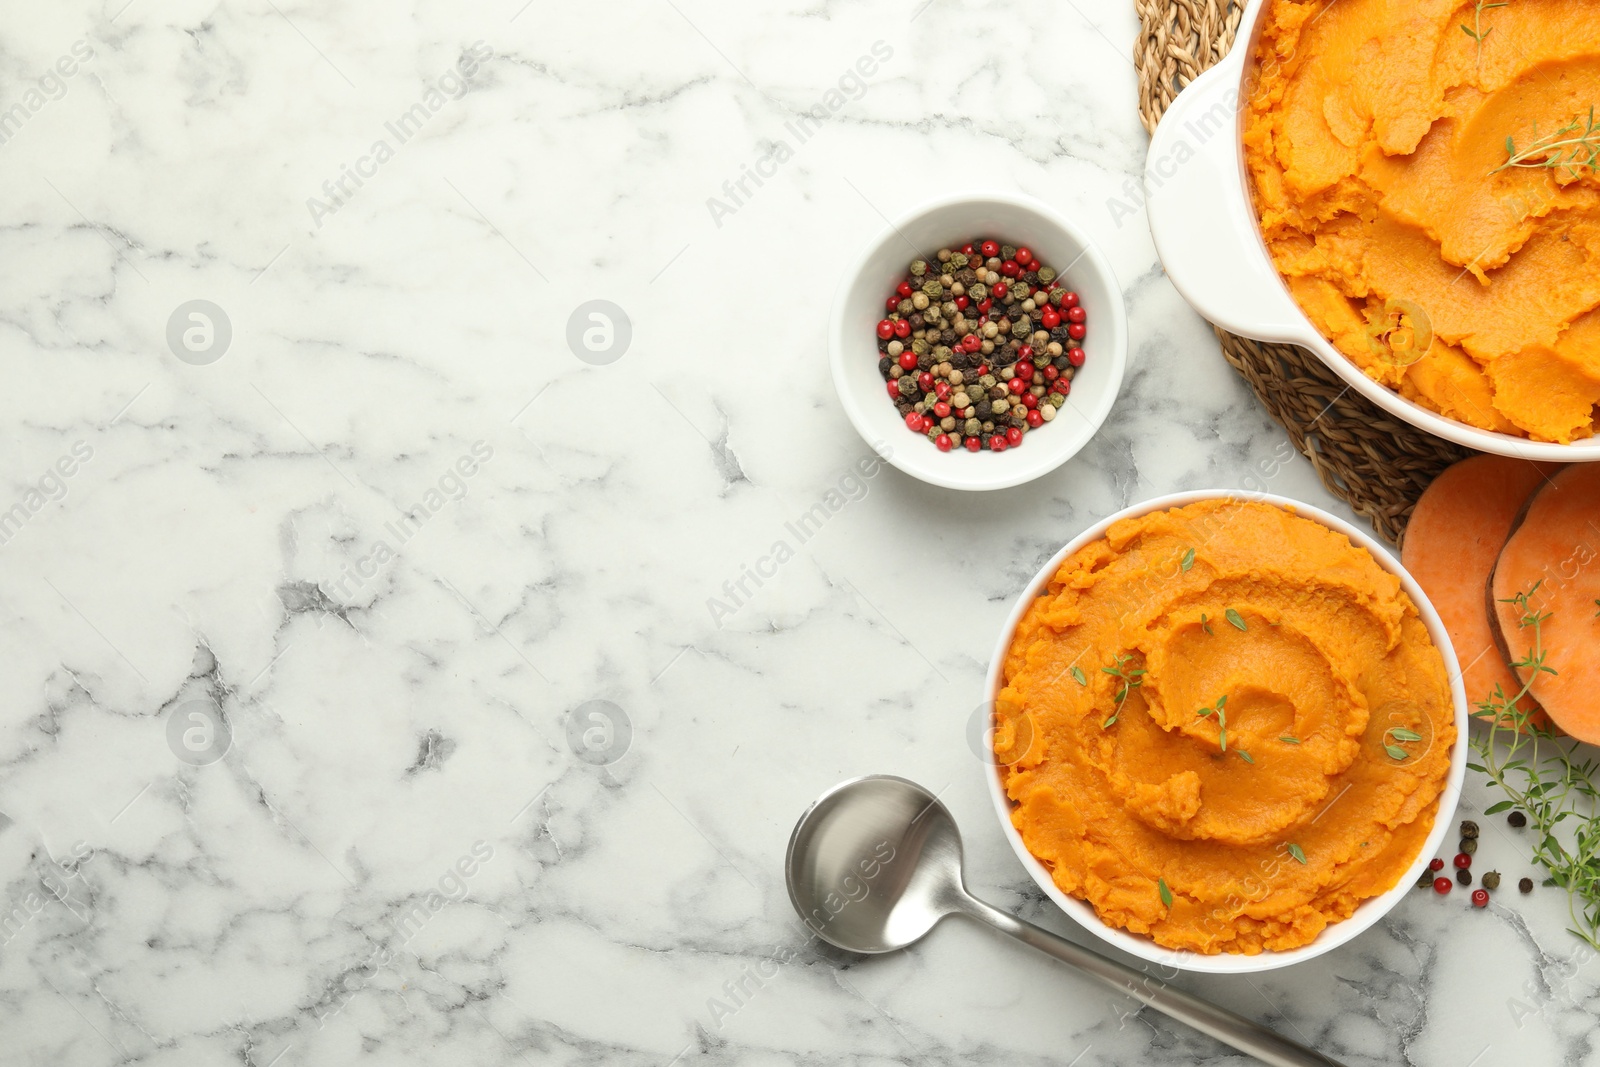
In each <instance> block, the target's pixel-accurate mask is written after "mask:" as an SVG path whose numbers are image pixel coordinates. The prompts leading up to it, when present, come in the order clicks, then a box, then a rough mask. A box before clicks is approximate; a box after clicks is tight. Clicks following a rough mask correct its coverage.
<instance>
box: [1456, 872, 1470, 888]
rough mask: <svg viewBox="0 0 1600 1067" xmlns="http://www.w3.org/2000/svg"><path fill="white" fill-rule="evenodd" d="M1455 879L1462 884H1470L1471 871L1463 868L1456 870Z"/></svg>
mask: <svg viewBox="0 0 1600 1067" xmlns="http://www.w3.org/2000/svg"><path fill="white" fill-rule="evenodd" d="M1456 881H1458V882H1460V883H1461V884H1462V885H1471V884H1472V872H1471V871H1469V870H1466V869H1465V868H1463V869H1461V870H1459V871H1457V872H1456Z"/></svg>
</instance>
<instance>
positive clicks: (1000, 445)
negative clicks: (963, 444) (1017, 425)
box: [989, 433, 1010, 452]
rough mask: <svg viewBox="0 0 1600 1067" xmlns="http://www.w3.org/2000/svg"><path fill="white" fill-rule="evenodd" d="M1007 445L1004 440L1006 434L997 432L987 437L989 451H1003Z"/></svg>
mask: <svg viewBox="0 0 1600 1067" xmlns="http://www.w3.org/2000/svg"><path fill="white" fill-rule="evenodd" d="M1009 447H1010V445H1009V444H1007V442H1006V435H1005V434H1003V433H997V434H995V435H994V436H993V437H991V438H989V451H990V452H1004V451H1005V450H1006V449H1007V448H1009Z"/></svg>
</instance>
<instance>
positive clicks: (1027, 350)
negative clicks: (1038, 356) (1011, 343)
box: [1017, 345, 1033, 361]
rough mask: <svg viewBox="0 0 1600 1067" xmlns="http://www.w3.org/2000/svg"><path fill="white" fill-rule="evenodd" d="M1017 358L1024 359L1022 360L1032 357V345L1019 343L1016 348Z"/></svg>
mask: <svg viewBox="0 0 1600 1067" xmlns="http://www.w3.org/2000/svg"><path fill="white" fill-rule="evenodd" d="M1017 358H1018V359H1020V360H1024V361H1026V360H1030V359H1032V358H1033V346H1032V345H1020V346H1018V348H1017Z"/></svg>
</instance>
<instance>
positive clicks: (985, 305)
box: [978, 296, 994, 315]
mask: <svg viewBox="0 0 1600 1067" xmlns="http://www.w3.org/2000/svg"><path fill="white" fill-rule="evenodd" d="M992 307H994V298H993V297H990V296H986V297H984V298H983V299H982V300H980V301H978V310H979V311H981V312H983V313H984V314H985V315H987V314H989V309H990V308H992Z"/></svg>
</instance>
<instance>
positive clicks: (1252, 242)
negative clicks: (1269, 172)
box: [1145, 52, 1310, 342]
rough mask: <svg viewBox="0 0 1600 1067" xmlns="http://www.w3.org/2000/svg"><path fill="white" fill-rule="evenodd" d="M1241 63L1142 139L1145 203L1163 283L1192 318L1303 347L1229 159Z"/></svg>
mask: <svg viewBox="0 0 1600 1067" xmlns="http://www.w3.org/2000/svg"><path fill="white" fill-rule="evenodd" d="M1243 64H1244V54H1243V53H1242V52H1240V53H1235V54H1231V55H1229V56H1228V58H1227V59H1224V60H1223V61H1222V62H1221V63H1219V64H1217V65H1216V66H1214V67H1212V68H1211V69H1210V70H1208V71H1206V72H1205V73H1204V74H1202V75H1200V77H1198V78H1196V79H1195V80H1194V81H1193V82H1192V83H1190V85H1189V86H1188V88H1186V89H1184V90H1183V92H1181V93H1179V94H1178V98H1177V99H1176V100H1174V101H1173V102H1172V106H1171V107H1169V108H1168V109H1167V113H1166V114H1165V115H1164V116H1163V117H1162V119H1161V122H1160V124H1159V125H1158V126H1157V127H1156V132H1155V133H1154V135H1152V136H1151V138H1150V155H1149V158H1148V159H1147V160H1146V161H1145V202H1146V204H1147V210H1148V213H1149V218H1150V235H1151V237H1152V238H1153V239H1154V240H1155V245H1156V252H1157V254H1158V255H1160V257H1161V263H1162V266H1163V267H1165V268H1166V271H1167V276H1168V277H1169V278H1171V279H1172V284H1173V286H1175V287H1176V288H1177V290H1178V292H1180V293H1182V294H1183V297H1184V299H1185V300H1187V301H1188V302H1189V303H1190V304H1191V305H1193V306H1194V309H1195V310H1196V311H1198V312H1199V313H1200V314H1201V315H1203V316H1205V317H1206V318H1207V319H1209V320H1210V321H1212V322H1214V323H1216V324H1217V325H1218V326H1221V327H1222V328H1224V329H1226V330H1228V331H1229V332H1231V333H1237V334H1242V335H1244V336H1246V337H1253V338H1256V339H1257V340H1261V341H1300V342H1303V341H1305V340H1306V339H1307V336H1306V335H1307V334H1308V332H1309V330H1310V324H1309V323H1308V322H1307V321H1306V318H1305V316H1304V314H1303V313H1302V312H1301V311H1300V309H1299V307H1298V306H1296V304H1295V303H1294V300H1293V299H1292V298H1291V297H1290V296H1289V292H1288V290H1287V289H1286V288H1285V287H1284V284H1283V282H1282V280H1281V279H1280V278H1279V277H1278V272H1277V269H1276V268H1275V267H1274V266H1273V264H1272V260H1271V259H1270V258H1269V257H1268V256H1267V252H1266V248H1265V247H1264V246H1263V245H1262V243H1261V239H1260V237H1259V236H1258V229H1257V224H1256V217H1255V207H1254V205H1253V204H1252V202H1251V199H1250V194H1249V191H1248V189H1247V187H1246V184H1245V175H1244V160H1243V158H1242V155H1241V153H1240V150H1239V117H1240V116H1239V113H1240V110H1241V109H1242V108H1243V107H1244V106H1245V104H1246V102H1247V99H1246V97H1245V96H1244V95H1243V94H1242V92H1241V89H1240V85H1241V82H1242V80H1243Z"/></svg>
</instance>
